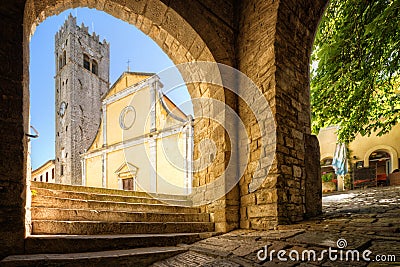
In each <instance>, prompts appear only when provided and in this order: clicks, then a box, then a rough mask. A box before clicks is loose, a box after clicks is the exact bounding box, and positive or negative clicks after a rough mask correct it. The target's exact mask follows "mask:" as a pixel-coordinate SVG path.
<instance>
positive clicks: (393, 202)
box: [152, 186, 400, 267]
mask: <svg viewBox="0 0 400 267" xmlns="http://www.w3.org/2000/svg"><path fill="white" fill-rule="evenodd" d="M323 210H324V212H323V214H322V215H321V216H320V217H318V218H314V219H312V220H308V221H304V222H301V223H299V224H295V225H285V226H279V227H278V229H276V230H272V231H253V230H236V231H233V232H230V233H227V234H224V235H220V236H215V237H211V238H208V239H205V240H202V241H200V242H197V243H194V244H192V245H190V246H188V249H189V250H188V251H187V252H185V253H183V254H180V255H178V256H175V257H173V258H170V259H167V260H164V261H161V262H157V263H155V264H153V265H152V266H153V267H172V266H174V267H175V266H204V267H228V266H229V267H240V266H244V267H250V266H251V267H253V266H400V187H399V186H397V187H379V188H369V189H365V190H357V191H349V192H345V193H342V194H338V193H337V194H333V195H329V196H324V197H323ZM339 239H341V240H340V241H338V240H339ZM345 243H347V245H346V244H345ZM266 246H267V251H268V253H267V254H268V255H269V254H270V252H272V250H275V251H276V252H275V253H274V254H273V255H272V257H271V258H269V257H268V258H265V259H262V257H263V256H264V255H265V253H264V251H265V247H266ZM338 246H339V247H338ZM329 247H331V248H332V249H335V250H337V251H338V252H334V251H332V254H331V255H332V256H335V255H336V256H337V258H338V260H336V261H331V260H330V258H329V252H323V251H324V250H328V249H329ZM339 248H341V249H339ZM260 250H262V253H261V252H260V253H259V251H260ZM279 250H285V251H286V254H285V255H282V256H283V258H287V259H288V261H286V262H284V261H280V260H278V257H277V251H279ZM349 250H357V251H359V256H360V260H359V261H356V260H352V259H353V255H354V258H356V256H357V254H356V252H354V251H353V252H354V254H353V252H351V251H350V252H348V251H349ZM366 250H370V251H371V252H372V253H371V254H370V255H369V254H368V251H367V252H365V253H366V254H364V255H365V257H366V258H367V259H368V258H369V259H370V261H364V260H363V254H362V253H363V252H364V251H366ZM296 251H297V253H298V254H299V258H300V260H299V261H292V260H290V258H289V256H292V258H294V259H296V257H297V254H296ZM312 251H315V252H316V260H315V261H314V260H313V259H312V258H313V254H312ZM339 251H343V252H342V259H343V260H340V252H339ZM257 254H259V256H260V257H261V259H259V257H258V256H257ZM302 255H304V257H305V261H301V258H302ZM308 255H311V257H310V258H311V260H308ZM346 255H347V259H348V260H346ZM391 255H394V256H395V261H394V262H393V261H392V262H382V261H379V262H378V260H382V259H384V258H385V257H386V258H387V259H388V258H389V257H391ZM320 258H321V260H320Z"/></svg>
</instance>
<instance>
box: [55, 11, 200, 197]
mask: <svg viewBox="0 0 400 267" xmlns="http://www.w3.org/2000/svg"><path fill="white" fill-rule="evenodd" d="M55 55H56V70H57V71H56V75H55V87H56V88H55V96H56V111H57V112H56V113H57V114H56V146H55V147H56V148H55V150H56V153H55V155H56V159H55V182H56V183H62V184H72V185H84V186H90V187H103V188H110V189H122V190H134V191H146V192H151V193H164V194H190V192H191V187H192V157H193V125H192V117H191V116H187V115H186V114H185V113H184V112H182V111H181V110H180V109H179V108H178V107H177V106H176V105H175V104H174V103H173V102H172V101H171V100H170V99H169V98H168V97H167V96H166V95H165V94H164V93H163V92H162V87H163V84H162V82H161V81H160V78H159V77H158V76H157V75H155V74H153V73H140V72H130V71H127V72H124V73H123V74H122V75H121V76H120V77H119V79H117V81H116V82H115V83H114V84H113V85H112V86H111V87H110V83H109V69H110V45H109V43H107V41H106V40H103V41H100V40H99V36H98V35H96V33H92V34H90V33H89V32H88V28H87V27H85V26H84V25H83V24H82V25H81V26H77V24H76V18H75V17H73V16H72V15H70V16H69V17H68V19H67V20H66V21H65V23H64V25H63V26H62V27H61V29H60V30H59V32H57V33H56V36H55Z"/></svg>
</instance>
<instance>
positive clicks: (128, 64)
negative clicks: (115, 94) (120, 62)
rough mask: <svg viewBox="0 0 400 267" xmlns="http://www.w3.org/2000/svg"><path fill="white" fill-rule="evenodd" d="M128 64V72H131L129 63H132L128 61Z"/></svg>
mask: <svg viewBox="0 0 400 267" xmlns="http://www.w3.org/2000/svg"><path fill="white" fill-rule="evenodd" d="M126 63H127V64H128V72H129V71H130V66H129V63H131V61H130V60H129V59H128V61H127V62H126Z"/></svg>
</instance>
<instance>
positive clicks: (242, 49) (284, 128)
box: [0, 0, 328, 257]
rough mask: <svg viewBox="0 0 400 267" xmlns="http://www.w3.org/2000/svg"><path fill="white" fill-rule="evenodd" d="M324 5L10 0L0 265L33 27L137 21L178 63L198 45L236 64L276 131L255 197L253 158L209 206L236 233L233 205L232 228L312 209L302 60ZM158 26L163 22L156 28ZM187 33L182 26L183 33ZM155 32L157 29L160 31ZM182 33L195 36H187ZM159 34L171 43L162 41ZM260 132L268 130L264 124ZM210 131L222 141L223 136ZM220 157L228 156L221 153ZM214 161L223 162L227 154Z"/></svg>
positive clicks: (19, 186)
mask: <svg viewBox="0 0 400 267" xmlns="http://www.w3.org/2000/svg"><path fill="white" fill-rule="evenodd" d="M327 2H328V1H327V0H313V1H295V0H281V1H272V0H271V1H257V0H244V1H222V2H215V1H214V2H213V1H198V0H193V1H180V0H172V1H170V0H146V1H144V0H135V1H125V0H71V1H61V0H43V1H39V0H36V1H29V2H27V1H26V0H15V1H7V2H6V3H1V4H0V13H1V16H0V22H1V23H2V25H7V27H3V28H2V29H0V37H1V40H5V41H2V42H1V43H0V61H1V62H2V64H0V84H1V87H0V91H1V101H0V110H1V111H2V112H1V113H0V132H1V133H2V137H3V141H4V142H2V146H1V147H0V154H1V155H2V162H1V163H0V173H1V176H0V194H1V196H2V201H1V202H0V212H1V214H2V215H3V214H4V216H1V217H0V218H7V221H6V222H4V227H2V229H1V230H0V237H1V239H2V240H3V242H2V243H1V244H0V248H1V249H0V257H1V256H4V255H9V254H11V253H14V254H15V253H23V251H24V237H25V235H26V233H25V223H26V221H25V203H26V194H27V192H26V189H27V186H26V176H27V173H26V170H27V157H26V156H27V150H28V140H27V137H26V136H25V133H27V132H28V131H29V88H28V84H29V75H28V73H29V71H28V68H29V36H30V35H31V33H32V25H33V24H37V23H38V22H40V21H43V20H44V19H45V18H46V17H48V16H50V15H53V14H57V12H60V11H61V10H65V9H68V8H73V7H78V6H88V7H92V8H97V9H99V10H104V11H106V12H107V13H110V14H112V15H114V16H116V17H119V18H121V19H124V20H132V22H134V21H135V23H137V25H139V23H141V24H140V28H141V29H142V28H143V31H144V32H148V33H149V35H151V34H154V36H157V34H158V37H154V38H159V40H160V44H161V40H163V42H162V45H164V43H165V47H163V49H164V51H180V52H179V53H178V52H177V54H180V55H183V53H184V52H185V51H188V52H189V54H186V55H185V56H184V57H186V59H185V58H184V57H183V56H182V57H179V58H178V57H177V58H176V59H175V60H176V63H178V62H181V61H179V60H182V61H183V62H186V61H191V60H196V59H199V58H201V56H202V54H203V51H204V47H208V49H209V51H210V53H211V56H212V57H213V59H214V61H216V62H219V63H225V64H227V65H230V66H234V67H236V68H237V69H239V70H240V71H241V72H243V73H245V74H246V75H247V76H248V77H250V78H251V79H252V80H253V82H254V83H255V84H256V85H257V86H258V87H259V88H260V89H261V90H262V92H263V94H264V97H265V98H266V99H267V100H268V101H269V104H270V106H271V108H272V112H273V117H274V120H275V122H276V125H277V128H276V133H274V134H276V136H277V145H276V149H277V150H276V154H275V161H274V164H273V166H272V168H271V169H270V171H269V173H267V172H263V171H261V172H260V173H258V174H257V175H260V176H264V177H265V178H266V179H265V182H264V183H263V184H262V185H261V187H260V188H259V189H258V190H256V191H253V190H251V188H249V185H250V183H251V179H252V177H253V175H254V169H255V166H257V165H258V164H260V166H263V165H262V164H263V161H262V159H261V161H257V160H255V159H254V160H253V161H252V162H250V164H249V166H248V168H247V170H246V172H245V174H244V176H243V177H242V180H241V181H240V185H239V188H236V189H235V190H233V191H231V193H230V194H228V196H226V197H225V198H224V199H221V201H218V202H216V204H215V205H214V207H212V208H214V210H216V209H217V208H219V207H222V209H220V210H219V211H220V212H219V213H218V214H217V213H216V216H215V217H216V218H219V219H221V221H220V224H219V226H220V227H221V229H223V230H225V231H229V230H230V229H232V228H235V227H236V226H237V225H238V221H239V220H238V212H237V210H238V207H239V205H240V227H242V228H251V229H268V228H274V227H276V226H277V225H278V224H283V223H291V222H296V221H299V220H302V219H303V218H304V216H305V214H307V213H308V212H309V209H311V210H310V211H313V209H315V210H316V211H318V205H317V206H314V207H309V206H308V202H312V201H315V196H314V197H310V198H309V197H308V196H307V192H313V188H312V187H310V184H313V183H312V182H310V180H312V179H317V178H318V172H317V171H315V168H316V167H317V168H318V169H319V155H315V153H314V152H313V151H315V150H316V148H318V145H317V144H316V142H315V138H313V137H312V136H311V135H310V99H309V98H310V96H309V60H310V55H311V47H312V43H313V40H314V34H315V31H316V29H317V25H318V22H319V20H320V18H321V16H322V14H323V12H324V8H325V6H326V4H327ZM26 3H27V5H25V4H26ZM165 7H167V8H166V9H165ZM130 12H131V13H130ZM133 13H135V14H137V17H135V15H132V14H133ZM166 14H168V16H165V15H166ZM161 18H165V20H164V21H165V23H166V24H164V26H163V23H164V21H160V19H161ZM149 21H150V22H152V23H153V22H154V24H152V23H149ZM185 25H186V26H190V27H189V28H185V27H186V26H185ZM153 26H154V27H153ZM158 26H161V27H160V31H158V29H157V28H158ZM161 28H162V29H163V30H161ZM190 28H191V29H190ZM187 30H188V32H186V31H187ZM157 32H158V33H157ZM167 33H168V34H169V35H168V34H167ZM190 33H195V36H194V37H193V38H189V37H187V36H190ZM186 34H189V35H186ZM167 36H172V37H173V38H172V39H171V38H170V37H168V39H167ZM164 38H165V39H164ZM167 40H168V41H167ZM174 40H177V42H174ZM185 40H186V41H185ZM187 40H193V42H191V41H190V42H188V41H187ZM202 43H203V44H204V45H205V46H204V47H202ZM198 44H200V45H198ZM185 49H186V50H185ZM171 53H172V52H171ZM171 58H172V56H171ZM190 90H191V89H190ZM193 91H195V90H192V92H193ZM206 91H207V90H204V92H206ZM201 93H202V90H201V89H200V94H201ZM218 97H220V96H218ZM222 99H223V100H224V102H225V103H226V104H228V105H229V106H231V107H233V108H234V110H237V111H238V113H239V115H240V117H241V118H242V120H243V121H245V125H246V129H247V131H248V133H250V135H251V136H252V138H251V140H249V142H250V147H252V148H253V149H254V150H253V154H255V155H257V153H260V152H261V150H264V149H271V147H268V146H267V144H262V143H260V142H259V133H260V131H259V127H258V126H254V125H255V124H256V123H255V121H254V117H252V116H251V115H249V114H248V108H247V107H246V105H245V104H244V103H242V102H241V101H240V100H238V99H237V98H236V97H235V96H234V95H232V94H225V92H224V94H222ZM260 125H261V126H260V127H268V125H264V124H263V123H262V122H261V123H260ZM203 128H204V129H205V132H207V129H210V130H209V131H210V132H211V129H212V128H210V126H209V124H206V123H205V124H204V125H203ZM215 132H218V135H219V136H223V137H224V138H225V136H226V134H224V133H223V132H221V131H215ZM219 133H222V134H219ZM222 144H223V145H227V144H226V143H225V142H222ZM225 152H230V151H229V146H228V147H227V148H225ZM221 158H223V159H224V161H223V162H225V155H221ZM255 158H256V156H255ZM224 164H225V163H224ZM221 166H222V165H221ZM222 167H224V166H222ZM262 170H265V169H262ZM210 177H211V176H210ZM316 177H317V178H316ZM209 179H210V178H209ZM311 195H313V194H311ZM315 195H316V197H317V198H318V194H315ZM238 199H239V200H238ZM228 206H231V207H232V209H229V207H228Z"/></svg>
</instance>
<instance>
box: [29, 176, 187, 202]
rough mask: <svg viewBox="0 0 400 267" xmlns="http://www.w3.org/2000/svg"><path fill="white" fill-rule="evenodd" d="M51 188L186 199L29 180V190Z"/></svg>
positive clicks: (177, 198) (176, 197) (180, 196)
mask: <svg viewBox="0 0 400 267" xmlns="http://www.w3.org/2000/svg"><path fill="white" fill-rule="evenodd" d="M40 188H43V189H52V190H59V191H74V192H85V193H97V194H104V195H119V196H132V197H152V198H156V199H172V200H188V196H186V195H168V194H154V193H147V192H138V191H126V190H117V189H108V188H99V187H87V186H77V185H64V184H53V183H44V182H34V181H32V182H31V190H39V189H40Z"/></svg>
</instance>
